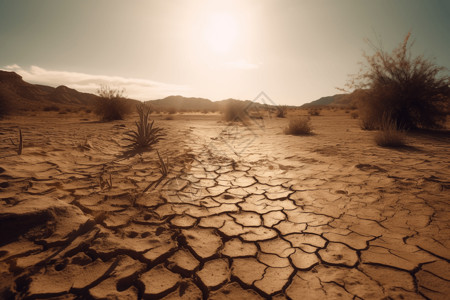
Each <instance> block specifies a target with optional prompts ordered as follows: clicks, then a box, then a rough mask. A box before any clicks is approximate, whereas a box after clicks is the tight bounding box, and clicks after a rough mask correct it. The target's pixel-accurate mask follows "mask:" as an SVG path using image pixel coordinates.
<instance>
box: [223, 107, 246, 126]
mask: <svg viewBox="0 0 450 300" xmlns="http://www.w3.org/2000/svg"><path fill="white" fill-rule="evenodd" d="M223 117H224V120H225V121H227V122H242V123H246V122H247V120H248V118H249V116H248V114H247V112H246V111H245V104H244V103H239V102H230V103H228V104H227V105H226V106H225V108H224V111H223Z"/></svg>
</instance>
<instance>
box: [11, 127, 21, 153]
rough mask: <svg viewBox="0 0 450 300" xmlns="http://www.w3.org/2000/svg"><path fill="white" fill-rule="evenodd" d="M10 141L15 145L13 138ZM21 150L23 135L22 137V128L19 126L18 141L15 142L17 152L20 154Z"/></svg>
mask: <svg viewBox="0 0 450 300" xmlns="http://www.w3.org/2000/svg"><path fill="white" fill-rule="evenodd" d="M11 143H12V144H13V146H16V143H14V141H13V139H11ZM22 150H23V137H22V129H20V128H19V143H18V144H17V154H18V155H21V154H22Z"/></svg>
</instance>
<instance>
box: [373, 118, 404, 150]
mask: <svg viewBox="0 0 450 300" xmlns="http://www.w3.org/2000/svg"><path fill="white" fill-rule="evenodd" d="M375 143H376V144H377V145H378V146H380V147H389V148H396V147H404V146H405V145H406V143H405V133H404V131H403V130H400V129H398V125H397V123H396V121H395V120H393V119H392V118H390V117H386V115H385V116H384V117H383V121H382V123H381V127H380V131H378V132H377V133H376V134H375Z"/></svg>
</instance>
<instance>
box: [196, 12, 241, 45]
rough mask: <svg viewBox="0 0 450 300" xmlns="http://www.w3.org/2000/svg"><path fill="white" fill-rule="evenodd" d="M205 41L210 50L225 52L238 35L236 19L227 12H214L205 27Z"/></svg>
mask: <svg viewBox="0 0 450 300" xmlns="http://www.w3.org/2000/svg"><path fill="white" fill-rule="evenodd" d="M204 33H205V41H206V44H207V46H208V47H209V49H210V50H211V51H213V52H214V53H217V54H226V53H228V52H229V51H230V50H232V48H233V46H234V44H235V42H236V38H237V35H238V22H237V19H236V18H235V17H234V16H233V15H231V14H229V13H214V14H211V15H210V16H209V18H208V21H207V23H206V27H205V32H204Z"/></svg>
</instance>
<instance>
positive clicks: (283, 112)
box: [277, 105, 288, 118]
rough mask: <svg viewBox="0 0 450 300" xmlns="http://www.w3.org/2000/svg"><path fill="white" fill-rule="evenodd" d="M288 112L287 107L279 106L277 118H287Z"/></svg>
mask: <svg viewBox="0 0 450 300" xmlns="http://www.w3.org/2000/svg"><path fill="white" fill-rule="evenodd" d="M287 110H288V108H287V105H279V106H277V118H286V114H287Z"/></svg>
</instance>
